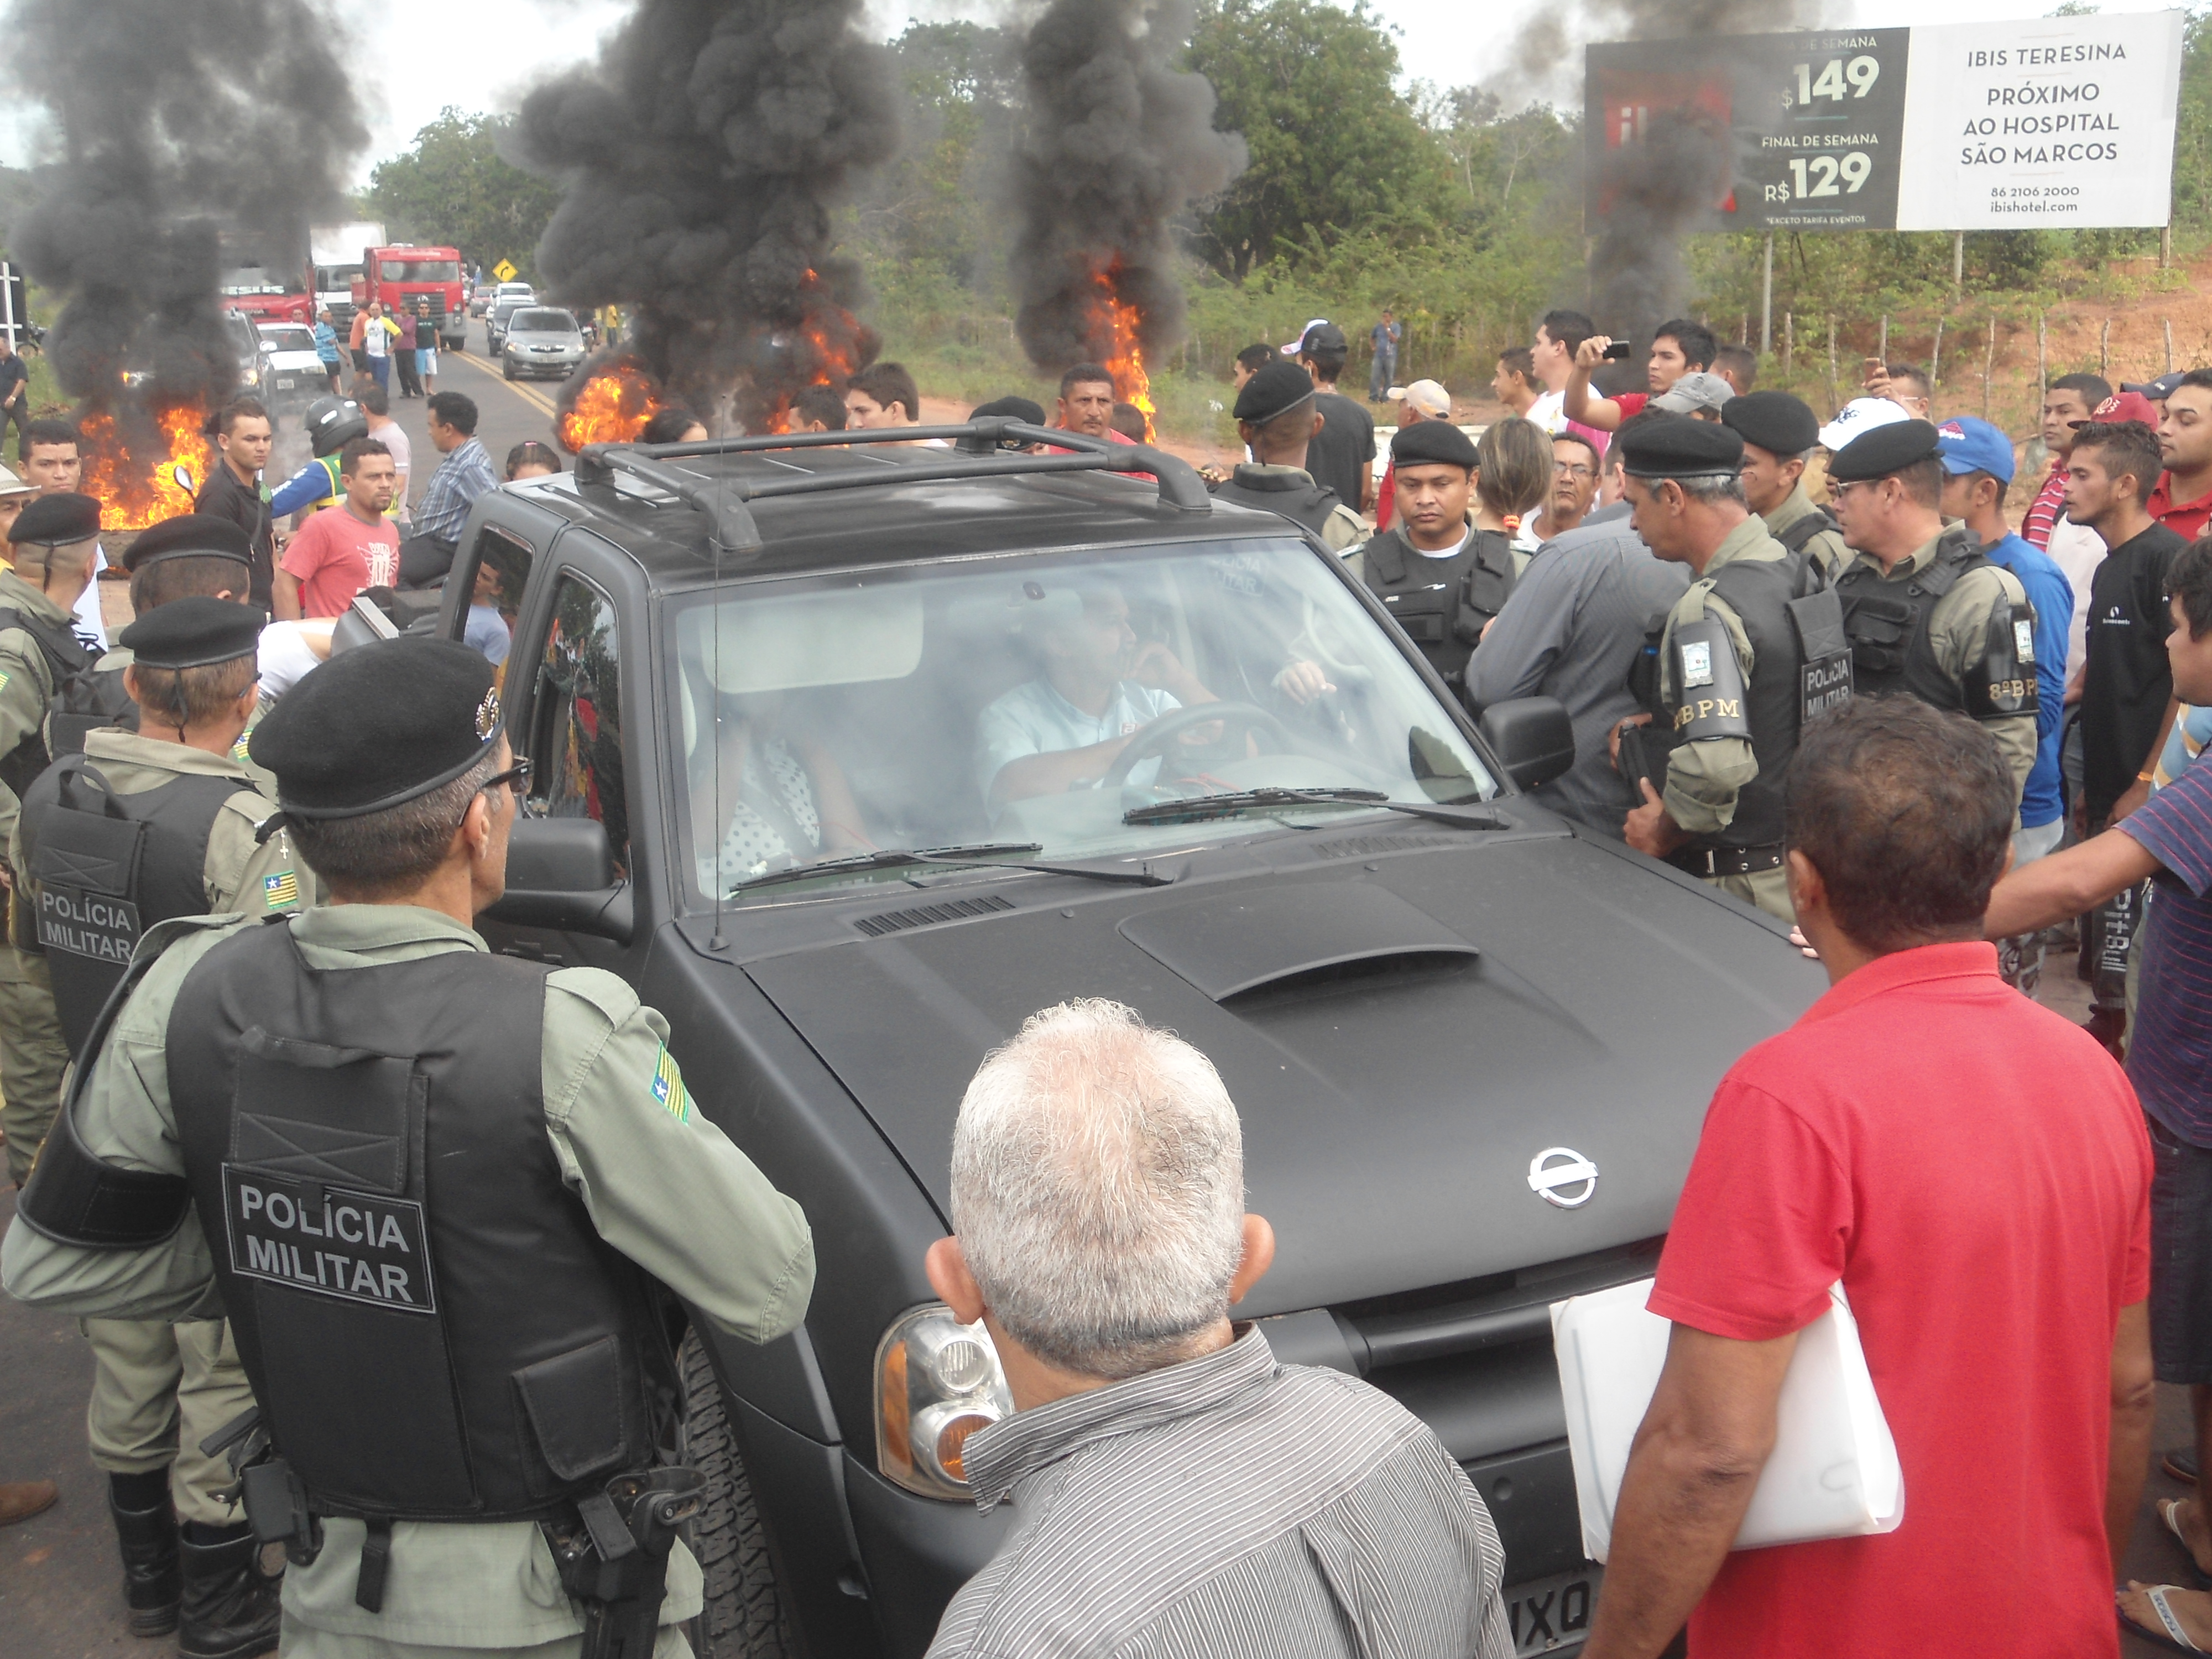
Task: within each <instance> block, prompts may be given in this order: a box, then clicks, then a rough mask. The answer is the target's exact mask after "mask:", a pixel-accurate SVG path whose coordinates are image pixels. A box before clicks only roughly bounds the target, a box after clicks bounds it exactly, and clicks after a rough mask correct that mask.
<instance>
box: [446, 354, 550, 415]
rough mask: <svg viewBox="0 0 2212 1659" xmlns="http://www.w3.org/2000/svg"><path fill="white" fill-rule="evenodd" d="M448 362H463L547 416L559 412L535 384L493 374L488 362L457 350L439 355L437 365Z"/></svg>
mask: <svg viewBox="0 0 2212 1659" xmlns="http://www.w3.org/2000/svg"><path fill="white" fill-rule="evenodd" d="M449 363H465V364H466V365H468V367H469V368H472V369H474V370H475V371H476V372H477V374H481V375H483V377H484V379H486V380H495V381H497V382H498V383H499V385H501V386H503V387H505V388H506V389H507V391H509V392H513V394H514V395H515V396H516V397H518V398H521V399H522V401H523V402H525V403H526V404H531V405H532V406H533V407H534V408H537V409H540V410H544V412H545V414H546V415H547V416H549V417H551V416H558V415H559V414H560V412H561V411H560V410H558V409H556V408H555V407H554V405H553V400H552V399H551V398H548V397H547V396H546V395H545V394H544V392H540V391H538V389H537V388H536V387H535V386H525V385H523V384H522V382H521V381H520V380H508V379H507V377H506V376H505V375H503V374H493V373H492V371H491V368H490V367H489V365H488V364H485V363H482V362H478V361H477V359H476V358H474V357H472V356H465V355H463V354H460V353H458V352H453V353H447V354H445V355H443V356H441V359H440V361H439V364H438V367H439V368H441V369H442V368H445V367H446V366H447V364H449Z"/></svg>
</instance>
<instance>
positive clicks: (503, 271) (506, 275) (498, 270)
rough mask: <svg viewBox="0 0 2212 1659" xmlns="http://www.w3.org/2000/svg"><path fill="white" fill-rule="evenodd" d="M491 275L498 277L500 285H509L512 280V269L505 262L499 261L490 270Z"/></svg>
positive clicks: (511, 266) (510, 265)
mask: <svg viewBox="0 0 2212 1659" xmlns="http://www.w3.org/2000/svg"><path fill="white" fill-rule="evenodd" d="M491 274H492V275H493V276H496V277H498V278H499V280H500V281H501V282H502V283H511V282H513V280H514V267H513V265H512V264H508V263H507V261H506V260H504V259H501V261H500V262H499V263H498V264H495V265H494V266H493V267H492V268H491Z"/></svg>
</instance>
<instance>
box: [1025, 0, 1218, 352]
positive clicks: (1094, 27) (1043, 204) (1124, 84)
mask: <svg viewBox="0 0 2212 1659" xmlns="http://www.w3.org/2000/svg"><path fill="white" fill-rule="evenodd" d="M1191 21H1192V10H1191V7H1190V5H1189V3H1188V0H1164V3H1160V4H1158V5H1154V6H1151V7H1146V6H1143V5H1140V4H1138V3H1135V0H1054V4H1052V5H1051V6H1050V7H1048V9H1046V10H1045V11H1044V12H1043V13H1042V15H1040V16H1039V17H1038V18H1037V20H1036V23H1035V24H1033V25H1032V26H1031V27H1030V30H1029V33H1028V36H1027V38H1026V40H1024V42H1023V45H1022V47H1021V54H1020V55H1021V70H1022V90H1023V100H1024V105H1025V110H1026V112H1025V115H1024V131H1023V136H1022V139H1021V142H1020V144H1019V146H1018V150H1017V153H1016V155H1015V156H1014V157H1013V160H1012V166H1011V167H1010V168H1009V171H1008V179H1007V185H1006V189H1007V193H1008V199H1009V204H1010V205H1011V206H1012V209H1013V210H1014V212H1015V215H1016V218H1017V228H1016V232H1015V242H1014V248H1013V252H1012V261H1011V269H1012V277H1013V283H1014V289H1015V294H1016V297H1017V301H1018V312H1017V313H1016V318H1015V328H1016V331H1017V332H1018V334H1019V336H1020V337H1021V342H1022V345H1023V348H1024V350H1026V351H1027V352H1028V354H1029V356H1030V361H1031V362H1034V363H1035V364H1036V366H1037V367H1038V368H1041V369H1043V370H1045V371H1046V372H1047V373H1049V374H1058V373H1060V371H1061V370H1063V369H1065V368H1068V367H1070V366H1071V365H1072V364H1074V363H1077V362H1085V361H1086V360H1088V361H1094V362H1095V361H1099V360H1102V359H1104V358H1107V357H1109V356H1112V355H1113V351H1112V347H1113V338H1112V331H1111V326H1110V320H1109V319H1108V317H1107V315H1106V311H1107V308H1106V307H1104V306H1103V305H1102V304H1101V302H1100V301H1101V298H1102V285H1101V278H1102V277H1103V278H1104V284H1105V288H1106V289H1109V290H1110V291H1111V293H1112V294H1113V295H1114V296H1115V297H1116V298H1118V299H1119V300H1120V301H1121V302H1122V303H1123V304H1124V305H1127V306H1130V307H1134V308H1135V310H1136V312H1137V313H1138V319H1139V320H1138V324H1137V328H1136V343H1137V344H1138V345H1139V346H1140V347H1141V348H1142V349H1143V350H1144V351H1145V354H1146V356H1147V357H1148V358H1150V359H1151V360H1152V361H1153V362H1158V359H1159V356H1160V355H1161V354H1162V353H1164V351H1165V350H1166V349H1167V348H1168V347H1169V346H1170V345H1172V344H1173V343H1175V342H1176V340H1178V339H1179V338H1180V337H1182V323H1183V309H1184V307H1183V296H1182V283H1181V282H1180V281H1179V280H1178V279H1177V276H1176V269H1175V249H1174V244H1173V240H1172V239H1171V236H1170V224H1171V222H1172V221H1173V219H1174V217H1175V216H1176V214H1177V213H1180V212H1181V211H1182V210H1183V209H1185V208H1186V207H1187V206H1188V205H1189V204H1191V203H1192V202H1193V201H1194V200H1196V199H1198V198H1199V197H1205V196H1209V195H1212V193H1214V192H1215V191H1219V190H1221V189H1223V188H1224V187H1225V186H1226V185H1228V183H1229V181H1230V180H1231V179H1234V178H1235V177H1236V176H1237V173H1241V172H1242V171H1243V167H1244V162H1245V149H1244V141H1243V139H1242V138H1240V137H1237V136H1236V135H1235V134H1233V133H1220V132H1216V131H1213V88H1212V87H1211V86H1209V85H1208V84H1207V83H1206V80H1205V78H1204V77H1203V76H1198V75H1193V74H1189V73H1187V72H1183V71H1180V70H1174V69H1170V67H1169V64H1168V60H1169V58H1170V54H1171V53H1172V52H1174V51H1175V50H1176V47H1177V46H1180V44H1181V43H1182V41H1184V40H1188V38H1189V34H1190V27H1191ZM1125 392H1126V388H1125Z"/></svg>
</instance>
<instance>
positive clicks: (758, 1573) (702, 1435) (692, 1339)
mask: <svg viewBox="0 0 2212 1659" xmlns="http://www.w3.org/2000/svg"><path fill="white" fill-rule="evenodd" d="M677 1358H678V1364H679V1365H680V1366H681V1367H682V1370H683V1376H684V1394H685V1395H687V1396H688V1397H689V1400H690V1418H689V1419H687V1420H686V1422H685V1423H684V1462H686V1463H688V1464H690V1466H691V1467H692V1468H696V1469H697V1470H698V1471H699V1472H700V1473H701V1474H704V1475H705V1476H706V1477H707V1491H706V1498H705V1501H704V1502H703V1503H702V1504H701V1505H700V1508H699V1513H698V1514H697V1515H696V1516H694V1517H693V1518H692V1520H691V1521H690V1523H689V1524H688V1525H687V1526H686V1527H685V1528H684V1543H685V1545H686V1546H688V1547H690V1551H691V1553H692V1554H693V1555H694V1556H696V1557H697V1558H698V1561H699V1566H700V1570H701V1571H702V1572H704V1573H705V1574H706V1576H707V1599H706V1604H705V1606H704V1607H702V1609H701V1610H700V1613H699V1616H698V1617H697V1618H696V1619H695V1620H692V1621H691V1625H690V1630H689V1632H687V1633H688V1634H689V1635H690V1638H691V1651H692V1653H693V1654H694V1655H696V1656H697V1659H789V1656H791V1655H792V1654H793V1653H794V1652H795V1651H796V1649H795V1647H794V1646H793V1642H792V1639H791V1630H790V1626H788V1624H787V1623H786V1621H785V1619H784V1613H783V1598H782V1595H781V1593H780V1592H779V1591H778V1590H777V1589H776V1583H775V1567H774V1566H773V1565H770V1563H769V1553H768V1538H767V1535H766V1534H764V1533H763V1531H762V1530H761V1523H760V1513H759V1511H758V1510H756V1509H755V1508H754V1507H753V1489H752V1482H751V1481H750V1480H749V1479H748V1478H747V1477H746V1474H745V1465H744V1459H743V1458H742V1457H741V1456H740V1455H738V1440H737V1437H736V1435H734V1434H732V1432H731V1431H730V1416H729V1412H728V1409H727V1407H726V1405H725V1403H724V1396H723V1394H722V1383H721V1379H720V1377H718V1376H715V1375H714V1364H713V1362H712V1361H711V1360H709V1359H708V1358H707V1350H706V1349H705V1347H704V1346H702V1345H701V1343H700V1340H699V1333H698V1332H697V1331H696V1330H695V1331H691V1332H689V1333H687V1334H685V1336H684V1346H683V1348H682V1349H681V1350H680V1351H679V1352H678V1356H677Z"/></svg>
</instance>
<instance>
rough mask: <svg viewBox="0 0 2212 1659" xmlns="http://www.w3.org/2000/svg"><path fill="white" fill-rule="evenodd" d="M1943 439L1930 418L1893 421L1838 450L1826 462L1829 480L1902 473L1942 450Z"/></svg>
mask: <svg viewBox="0 0 2212 1659" xmlns="http://www.w3.org/2000/svg"><path fill="white" fill-rule="evenodd" d="M1942 449H1943V440H1942V435H1940V434H1938V433H1937V432H1936V427H1935V423H1934V422H1929V421H1892V422H1889V423H1888V424H1887V426H1878V427H1875V428H1872V429H1871V430H1869V431H1866V432H1862V433H1860V434H1859V435H1858V436H1857V437H1856V438H1854V439H1852V440H1851V441H1850V442H1849V443H1847V444H1845V445H1844V447H1842V448H1841V449H1839V450H1838V451H1837V452H1836V453H1835V454H1834V455H1833V456H1832V457H1831V458H1830V459H1829V461H1828V479H1829V482H1830V483H1866V482H1867V481H1868V480H1869V479H1870V478H1887V477H1888V476H1889V475H1890V474H1891V473H1893V472H1902V471H1904V470H1905V468H1906V467H1908V466H1911V465H1913V464H1914V463H1915V462H1917V461H1932V460H1934V459H1936V456H1938V455H1939V454H1941V453H1942Z"/></svg>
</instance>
